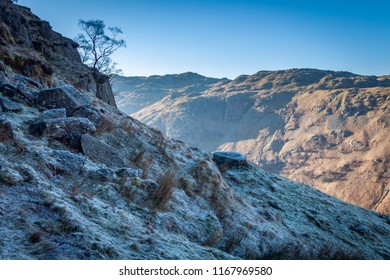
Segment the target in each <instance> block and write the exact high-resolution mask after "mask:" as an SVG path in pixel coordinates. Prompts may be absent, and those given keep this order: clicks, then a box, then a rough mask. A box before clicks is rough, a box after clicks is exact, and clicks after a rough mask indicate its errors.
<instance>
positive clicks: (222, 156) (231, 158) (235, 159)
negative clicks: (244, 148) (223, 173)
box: [213, 152, 248, 168]
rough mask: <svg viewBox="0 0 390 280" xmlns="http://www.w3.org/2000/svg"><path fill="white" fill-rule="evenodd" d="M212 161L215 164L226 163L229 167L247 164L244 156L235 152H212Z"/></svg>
mask: <svg viewBox="0 0 390 280" xmlns="http://www.w3.org/2000/svg"><path fill="white" fill-rule="evenodd" d="M213 161H214V162H215V163H216V164H217V165H226V166H227V167H230V168H232V167H240V166H247V165H248V162H247V160H246V157H245V156H244V155H243V154H240V153H237V152H215V153H213Z"/></svg>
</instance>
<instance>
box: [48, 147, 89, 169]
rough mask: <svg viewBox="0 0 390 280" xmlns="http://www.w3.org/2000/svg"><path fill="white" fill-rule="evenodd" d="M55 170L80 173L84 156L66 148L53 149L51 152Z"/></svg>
mask: <svg viewBox="0 0 390 280" xmlns="http://www.w3.org/2000/svg"><path fill="white" fill-rule="evenodd" d="M52 159H54V160H55V168H56V170H60V171H61V172H63V173H66V174H77V173H80V172H81V170H82V168H83V165H84V157H82V156H80V155H77V154H74V153H71V152H69V151H66V150H55V151H53V153H52Z"/></svg>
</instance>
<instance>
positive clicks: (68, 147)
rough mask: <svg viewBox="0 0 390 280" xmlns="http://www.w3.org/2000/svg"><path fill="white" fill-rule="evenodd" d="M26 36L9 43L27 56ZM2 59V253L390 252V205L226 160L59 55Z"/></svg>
mask: <svg viewBox="0 0 390 280" xmlns="http://www.w3.org/2000/svg"><path fill="white" fill-rule="evenodd" d="M0 4H1V10H0V11H1V12H3V11H12V12H13V16H14V17H15V18H19V19H20V20H22V19H23V18H25V17H26V19H27V18H29V17H31V16H32V15H31V13H30V12H29V11H28V10H27V9H26V8H22V7H19V6H17V5H14V4H13V3H12V2H11V1H5V0H0ZM24 13H26V14H24ZM15 15H19V16H17V17H16V16H15ZM9 16H10V17H11V15H9ZM1 18H2V19H3V16H2V17H1ZM1 24H2V25H3V27H4V26H5V29H7V30H12V29H11V28H10V27H9V25H8V24H6V23H4V22H3V21H2V22H1ZM33 26H34V25H33ZM33 26H32V28H33ZM29 32H30V31H29ZM46 33H47V34H49V32H46ZM9 35H10V36H12V37H14V38H15V37H16V35H15V36H14V34H13V32H11V31H10V32H9ZM30 36H32V35H31V33H30V35H28V36H27V37H26V38H31V37H30ZM62 39H63V38H62ZM51 43H52V41H50V40H48V41H46V42H45V43H44V45H45V46H46V44H49V45H50V44H51ZM18 44H19V43H18ZM21 46H22V44H19V45H18V46H15V50H14V47H13V46H12V45H9V43H7V44H3V45H0V51H2V52H4V48H7V50H6V51H8V52H13V51H16V50H17V51H18V53H21V52H22V51H23V52H24V55H25V57H24V59H26V58H28V57H29V56H28V53H27V51H28V46H24V47H23V48H22V47H21ZM19 47H20V48H19ZM30 53H31V54H32V55H34V54H36V53H35V51H34V50H31V51H30ZM38 55H40V53H39V52H38ZM57 58H58V59H59V61H58V62H59V63H60V64H67V63H68V61H67V56H66V55H64V56H60V57H57ZM39 59H44V60H42V61H41V62H42V63H47V64H48V65H51V64H50V61H51V58H50V57H43V56H40V57H39ZM0 60H1V62H0V65H1V66H2V68H1V69H0V108H1V111H0V258H1V259H240V258H245V259H390V235H389V232H390V217H389V216H387V215H383V214H379V213H375V212H371V211H368V210H365V209H362V208H360V207H357V206H353V205H350V204H347V203H344V202H341V201H339V200H337V199H335V198H333V197H330V196H328V195H326V194H324V193H322V192H320V191H318V190H315V189H313V188H311V187H308V186H305V185H302V184H299V183H295V182H292V181H290V180H287V179H284V178H282V177H279V176H276V175H272V174H270V173H268V172H265V171H262V170H260V169H258V168H257V167H254V166H251V165H248V164H246V162H245V160H240V161H238V162H234V161H233V162H232V161H230V162H229V163H227V162H225V163H221V164H220V166H217V165H216V163H215V162H214V161H213V160H212V155H210V154H209V153H207V152H203V151H200V150H199V149H196V148H191V147H189V146H187V145H185V144H184V143H182V142H180V141H176V140H171V139H165V138H164V137H163V135H162V134H161V132H159V131H157V130H155V129H152V128H149V127H147V126H145V125H144V124H142V123H140V122H139V121H137V120H135V119H133V118H131V117H129V116H127V115H125V114H123V113H121V112H120V111H119V110H118V109H116V108H115V106H112V104H111V105H110V104H108V103H109V100H102V99H101V98H99V96H98V95H97V91H98V89H97V88H94V89H91V88H89V89H82V88H81V87H79V88H78V89H77V88H75V86H74V85H72V84H71V81H70V80H68V77H67V75H66V74H63V73H62V72H61V70H59V71H58V72H56V69H57V68H56V67H53V73H52V74H51V75H52V77H55V79H54V78H53V80H52V81H51V82H50V83H48V82H45V81H42V80H40V78H41V77H43V76H41V75H40V74H39V73H35V74H33V73H30V72H21V69H20V68H19V67H16V66H18V65H21V64H15V63H12V61H11V62H10V61H8V60H4V59H3V57H1V59H0ZM23 61H25V60H23ZM71 64H72V67H80V69H82V68H84V66H82V65H81V64H80V63H77V61H73V62H72V63H71ZM23 65H26V64H23ZM44 65H46V64H44ZM59 69H60V68H59ZM62 71H64V70H62ZM108 92H109V91H108ZM220 158H221V156H220ZM222 158H223V157H222ZM219 162H221V161H220V160H219Z"/></svg>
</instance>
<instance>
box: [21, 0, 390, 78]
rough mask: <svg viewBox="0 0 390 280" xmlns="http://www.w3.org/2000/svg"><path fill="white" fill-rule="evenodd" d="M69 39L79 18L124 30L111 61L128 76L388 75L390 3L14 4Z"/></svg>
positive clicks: (117, 0)
mask: <svg viewBox="0 0 390 280" xmlns="http://www.w3.org/2000/svg"><path fill="white" fill-rule="evenodd" d="M19 4H20V5H24V6H28V7H30V8H31V9H32V11H33V12H34V13H35V14H37V15H38V16H39V17H41V18H42V19H44V20H47V21H49V22H50V23H51V25H52V26H53V28H54V30H56V31H58V32H60V33H62V34H63V35H64V36H67V37H70V38H73V37H75V36H76V35H77V34H78V33H79V30H78V26H77V22H78V20H79V19H85V20H88V19H102V20H104V22H105V23H106V25H108V26H118V27H121V28H122V30H123V32H124V38H125V40H126V41H127V48H125V49H121V50H120V51H118V52H117V53H116V54H115V55H114V57H113V59H114V60H115V61H116V62H118V65H119V68H121V69H122V70H123V72H124V74H125V75H127V76H135V75H137V76H149V75H154V74H158V75H161V74H171V73H182V72H186V71H193V72H198V73H200V74H202V75H206V76H212V77H228V78H234V77H236V76H238V75H240V74H252V73H255V72H257V71H259V70H279V69H288V68H303V67H305V68H318V69H326V70H345V71H351V72H354V73H357V74H367V75H382V74H390V15H389V13H390V1H388V0H387V1H385V0H371V1H345V0H339V1H334V0H327V1H323V0H311V1H286V0H273V1H272V0H269V1H261V0H258V1H254V0H240V1H229V0H225V1H216V0H207V1H205V0H196V1H194V0H193V1H185V0H182V1H178V0H171V1H170V0H166V1H164V0H160V1H152V0H112V1H96V0H95V1H92V0H83V1H74V0H68V1H43V0H19Z"/></svg>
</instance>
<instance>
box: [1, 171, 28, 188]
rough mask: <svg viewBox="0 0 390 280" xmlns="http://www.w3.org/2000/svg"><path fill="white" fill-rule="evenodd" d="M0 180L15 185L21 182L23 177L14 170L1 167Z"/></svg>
mask: <svg viewBox="0 0 390 280" xmlns="http://www.w3.org/2000/svg"><path fill="white" fill-rule="evenodd" d="M0 180H1V181H3V182H4V183H6V184H9V185H17V184H20V183H22V182H23V177H22V176H21V175H20V174H19V172H18V171H16V170H13V169H11V168H9V167H3V168H2V169H1V170H0Z"/></svg>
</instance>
